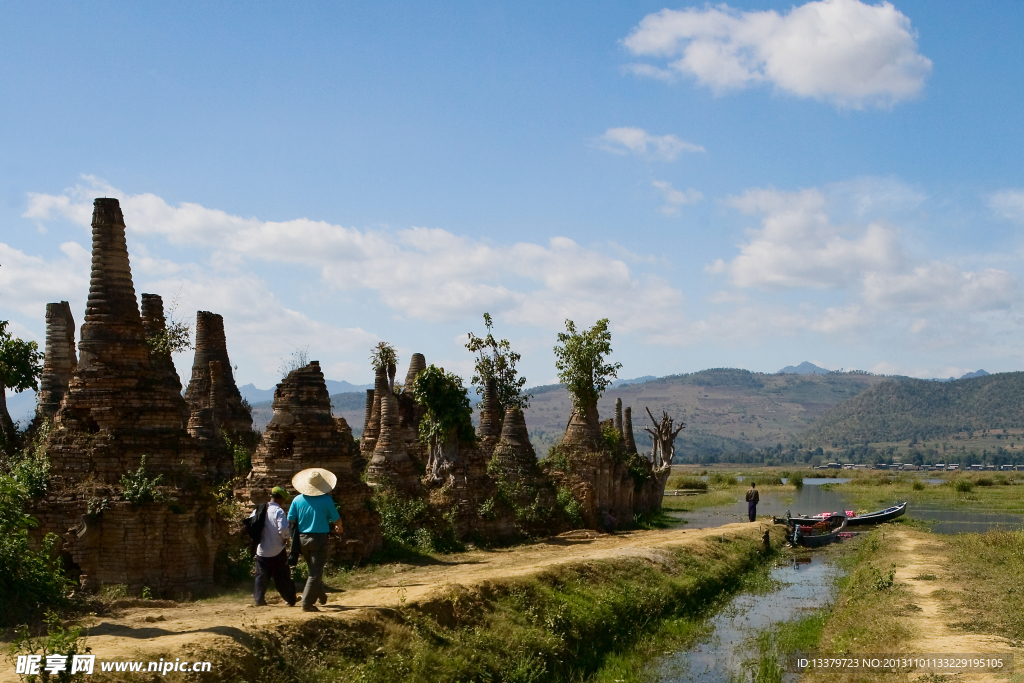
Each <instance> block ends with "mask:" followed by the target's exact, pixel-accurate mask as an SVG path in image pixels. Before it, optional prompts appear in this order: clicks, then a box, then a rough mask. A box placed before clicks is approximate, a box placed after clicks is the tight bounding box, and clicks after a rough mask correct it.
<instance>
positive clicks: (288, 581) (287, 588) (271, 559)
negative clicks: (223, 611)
mask: <svg viewBox="0 0 1024 683" xmlns="http://www.w3.org/2000/svg"><path fill="white" fill-rule="evenodd" d="M289 498H290V496H289V495H288V492H287V491H285V490H284V489H283V488H281V487H280V486H275V487H274V488H273V489H272V490H271V492H270V502H269V503H267V504H266V522H264V524H263V530H262V533H261V534H260V543H259V545H258V546H256V587H255V588H254V589H253V593H252V598H253V602H255V603H256V606H257V607H263V606H264V605H266V604H267V600H266V596H267V583H268V582H269V581H270V579H273V580H274V587H276V588H277V592H278V593H280V594H281V597H282V598H284V601H285V602H287V603H288V606H289V607H295V582H294V581H293V580H292V570H291V567H289V566H288V553H287V551H286V550H285V544H286V542H287V540H288V516H287V515H286V514H285V511H284V508H283V507H282V506H283V505H284V504H285V503H287V502H288V499H289ZM260 512H261V511H260V508H259V507H257V508H256V509H255V510H253V511H252V514H251V515H249V516H250V517H258V516H259V515H260Z"/></svg>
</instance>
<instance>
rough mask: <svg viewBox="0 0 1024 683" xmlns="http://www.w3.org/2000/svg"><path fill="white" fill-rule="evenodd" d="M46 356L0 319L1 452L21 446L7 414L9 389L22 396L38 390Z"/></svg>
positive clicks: (36, 346)
mask: <svg viewBox="0 0 1024 683" xmlns="http://www.w3.org/2000/svg"><path fill="white" fill-rule="evenodd" d="M42 372H43V354H42V353H40V352H39V345H38V344H36V343H35V342H34V341H24V340H22V339H19V338H17V337H15V336H14V335H12V334H11V333H10V332H8V331H7V321H6V320H0V450H5V451H8V452H12V451H13V450H14V449H16V448H17V446H18V430H17V429H16V428H15V426H14V421H13V420H12V419H11V414H10V413H9V412H7V389H13V390H14V393H16V394H19V393H21V392H23V391H25V390H26V389H32V390H36V389H38V388H39V376H40V375H41V374H42Z"/></svg>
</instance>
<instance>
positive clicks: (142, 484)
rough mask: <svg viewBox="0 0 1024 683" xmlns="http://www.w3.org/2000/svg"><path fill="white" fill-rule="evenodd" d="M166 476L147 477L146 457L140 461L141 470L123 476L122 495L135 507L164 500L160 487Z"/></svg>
mask: <svg viewBox="0 0 1024 683" xmlns="http://www.w3.org/2000/svg"><path fill="white" fill-rule="evenodd" d="M163 480H164V475H162V474H158V475H157V476H155V477H149V476H146V456H142V458H141V459H140V461H139V469H137V470H135V471H134V472H128V473H126V474H124V475H122V476H121V493H122V495H124V499H125V500H127V501H128V502H129V503H132V504H133V505H142V504H143V503H157V502H160V501H162V500H163V499H164V496H163V493H162V492H161V491H160V489H159V488H157V487H158V486H160V484H161V483H163Z"/></svg>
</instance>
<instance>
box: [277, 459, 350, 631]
mask: <svg viewBox="0 0 1024 683" xmlns="http://www.w3.org/2000/svg"><path fill="white" fill-rule="evenodd" d="M337 483H338V478H337V477H336V476H334V474H333V473H332V472H329V471H328V470H325V469H323V468H322V467H311V468H310V469H308V470H302V471H301V472H299V473H298V474H296V475H295V476H294V477H292V487H293V488H294V489H295V490H296V491H298V492H299V494H300V495H297V496H295V500H293V501H292V504H291V507H290V508H289V510H288V521H289V522H292V523H293V524H295V526H296V530H297V531H298V533H299V549H300V550H301V552H302V556H303V557H304V558H305V559H306V566H308V567H309V578H308V579H306V588H305V589H304V590H303V591H302V610H303V611H304V612H319V611H320V610H319V609H318V608H317V606H316V601H317V600H319V601H320V604H321V605H324V604H327V592H326V591H325V590H324V565H325V564H326V563H327V535H328V534H329V533H330V532H331V529H332V528H333V529H334V531H336V532H337V533H339V534H340V533H341V530H342V527H341V516H340V515H339V514H338V508H336V507H335V506H334V499H333V498H331V496H330V495H328V494H330V492H331V491H333V490H334V487H335V485H336V484H337Z"/></svg>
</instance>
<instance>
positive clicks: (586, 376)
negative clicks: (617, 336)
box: [555, 318, 622, 417]
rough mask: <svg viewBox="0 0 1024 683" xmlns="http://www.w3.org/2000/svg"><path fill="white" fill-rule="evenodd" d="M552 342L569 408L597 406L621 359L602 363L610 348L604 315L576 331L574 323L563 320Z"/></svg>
mask: <svg viewBox="0 0 1024 683" xmlns="http://www.w3.org/2000/svg"><path fill="white" fill-rule="evenodd" d="M558 342H559V344H558V345H556V346H555V368H557V369H558V380H559V381H560V382H561V383H562V384H564V385H565V386H566V389H568V390H569V395H570V396H572V404H573V409H574V410H576V412H577V413H578V414H579V415H580V416H581V417H583V416H585V415H586V412H587V411H588V410H590V409H592V408H596V407H597V399H599V398H601V394H603V393H604V391H605V389H607V388H608V385H609V384H611V380H612V379H613V378H615V377H616V376H617V373H618V371H619V368H621V367H622V363H606V362H605V356H607V355H609V354H610V353H611V352H612V333H611V332H609V331H608V318H602V319H601V320H598V321H597V322H596V323H594V326H593V327H591V328H590V329H589V330H587V331H585V332H577V331H576V323H574V322H573V321H572V320H566V321H565V332H559V333H558Z"/></svg>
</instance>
